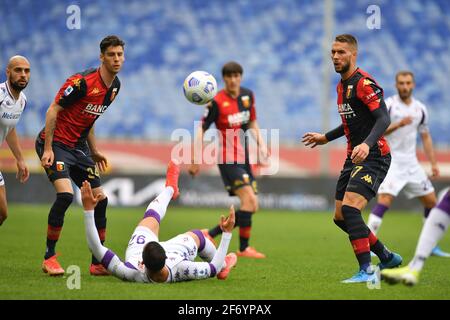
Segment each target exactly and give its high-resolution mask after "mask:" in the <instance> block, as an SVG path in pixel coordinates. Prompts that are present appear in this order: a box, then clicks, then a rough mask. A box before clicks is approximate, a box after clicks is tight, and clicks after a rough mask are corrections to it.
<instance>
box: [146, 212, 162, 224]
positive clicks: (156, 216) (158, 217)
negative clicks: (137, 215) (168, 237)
mask: <svg viewBox="0 0 450 320" xmlns="http://www.w3.org/2000/svg"><path fill="white" fill-rule="evenodd" d="M149 217H152V218H155V219H156V221H158V223H159V224H161V217H160V215H159V213H158V212H156V211H155V210H153V209H148V210H147V211H146V212H145V213H144V218H142V219H145V218H149Z"/></svg>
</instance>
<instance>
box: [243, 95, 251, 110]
mask: <svg viewBox="0 0 450 320" xmlns="http://www.w3.org/2000/svg"><path fill="white" fill-rule="evenodd" d="M241 101H242V105H243V106H244V108H249V107H250V97H249V96H243V97H241Z"/></svg>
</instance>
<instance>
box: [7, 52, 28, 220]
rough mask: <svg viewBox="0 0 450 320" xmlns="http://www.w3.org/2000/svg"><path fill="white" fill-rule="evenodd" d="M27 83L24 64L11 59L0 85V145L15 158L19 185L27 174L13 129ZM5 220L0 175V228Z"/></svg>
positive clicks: (16, 58)
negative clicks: (8, 149) (6, 147)
mask: <svg viewBox="0 0 450 320" xmlns="http://www.w3.org/2000/svg"><path fill="white" fill-rule="evenodd" d="M28 81H30V63H29V62H28V60H27V59H26V58H25V57H22V56H14V57H11V58H10V59H9V62H8V65H7V67H6V81H5V82H3V83H0V112H1V116H0V144H1V143H3V141H5V140H6V143H7V144H8V146H9V148H10V149H11V152H12V153H13V155H14V158H16V164H17V175H16V177H17V179H19V181H20V182H21V183H24V182H26V181H27V180H28V177H29V175H30V174H29V172H28V167H27V165H26V163H25V160H24V158H23V154H22V149H21V148H20V144H19V138H18V136H17V133H16V125H17V123H18V122H19V119H20V116H21V115H22V112H23V111H24V110H25V106H26V104H27V98H26V97H25V94H24V93H23V92H22V90H23V89H25V88H26V87H27V85H28ZM7 217H8V205H7V202H6V188H5V180H4V179H3V176H2V173H1V172H0V225H2V224H3V222H4V221H5V220H6V218H7Z"/></svg>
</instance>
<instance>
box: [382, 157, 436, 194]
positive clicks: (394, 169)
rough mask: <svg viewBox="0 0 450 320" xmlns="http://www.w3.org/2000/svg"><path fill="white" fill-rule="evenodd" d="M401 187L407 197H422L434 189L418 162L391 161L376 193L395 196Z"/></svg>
mask: <svg viewBox="0 0 450 320" xmlns="http://www.w3.org/2000/svg"><path fill="white" fill-rule="evenodd" d="M402 189H403V192H404V193H405V195H406V197H407V198H408V199H412V198H417V197H422V196H424V195H427V194H429V193H431V192H433V191H434V187H433V185H432V184H431V181H430V179H429V178H428V176H427V175H426V173H425V171H424V170H423V168H422V167H421V166H420V164H419V163H417V164H414V163H413V164H410V163H396V162H394V161H393V162H392V163H391V167H390V168H389V171H388V173H387V175H386V178H384V181H383V183H382V184H381V185H380V188H379V189H378V194H383V193H387V194H390V195H392V196H394V197H396V196H397V195H398V194H399V193H400V191H401V190H402Z"/></svg>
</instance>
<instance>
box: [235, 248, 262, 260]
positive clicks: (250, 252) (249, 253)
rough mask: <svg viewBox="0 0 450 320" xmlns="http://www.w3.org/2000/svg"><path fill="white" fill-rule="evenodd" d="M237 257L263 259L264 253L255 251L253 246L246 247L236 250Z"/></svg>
mask: <svg viewBox="0 0 450 320" xmlns="http://www.w3.org/2000/svg"><path fill="white" fill-rule="evenodd" d="M236 253H237V255H238V256H239V257H246V258H253V259H264V258H265V257H266V255H265V254H264V253H261V252H258V251H256V249H255V248H253V247H247V248H245V250H244V251H237V252H236Z"/></svg>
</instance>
